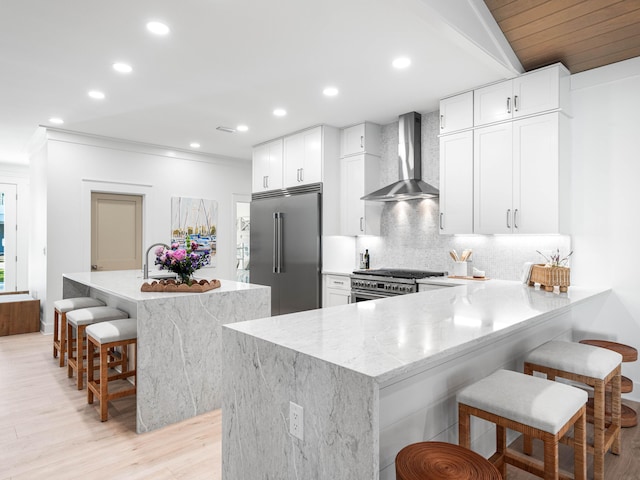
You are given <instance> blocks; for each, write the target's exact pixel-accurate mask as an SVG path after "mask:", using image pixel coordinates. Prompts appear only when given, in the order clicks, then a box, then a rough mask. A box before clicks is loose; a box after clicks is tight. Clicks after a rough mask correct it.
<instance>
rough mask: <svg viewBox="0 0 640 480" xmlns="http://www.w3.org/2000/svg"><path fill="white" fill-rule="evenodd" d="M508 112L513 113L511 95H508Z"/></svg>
mask: <svg viewBox="0 0 640 480" xmlns="http://www.w3.org/2000/svg"><path fill="white" fill-rule="evenodd" d="M507 113H511V97H507Z"/></svg>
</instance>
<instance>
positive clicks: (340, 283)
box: [333, 281, 344, 285]
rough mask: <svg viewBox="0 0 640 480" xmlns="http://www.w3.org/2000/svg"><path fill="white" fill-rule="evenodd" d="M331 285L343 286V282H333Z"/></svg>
mask: <svg viewBox="0 0 640 480" xmlns="http://www.w3.org/2000/svg"><path fill="white" fill-rule="evenodd" d="M333 283H335V284H336V285H344V282H338V281H334V282H333Z"/></svg>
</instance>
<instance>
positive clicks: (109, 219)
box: [91, 192, 142, 271]
mask: <svg viewBox="0 0 640 480" xmlns="http://www.w3.org/2000/svg"><path fill="white" fill-rule="evenodd" d="M141 268H142V196H139V195H120V194H114V193H99V192H92V193H91V270H93V271H96V270H136V269H141Z"/></svg>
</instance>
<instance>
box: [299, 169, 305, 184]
mask: <svg viewBox="0 0 640 480" xmlns="http://www.w3.org/2000/svg"><path fill="white" fill-rule="evenodd" d="M300 181H301V182H304V168H301V169H300Z"/></svg>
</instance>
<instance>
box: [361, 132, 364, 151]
mask: <svg viewBox="0 0 640 480" xmlns="http://www.w3.org/2000/svg"><path fill="white" fill-rule="evenodd" d="M360 148H362V149H364V135H360Z"/></svg>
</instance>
